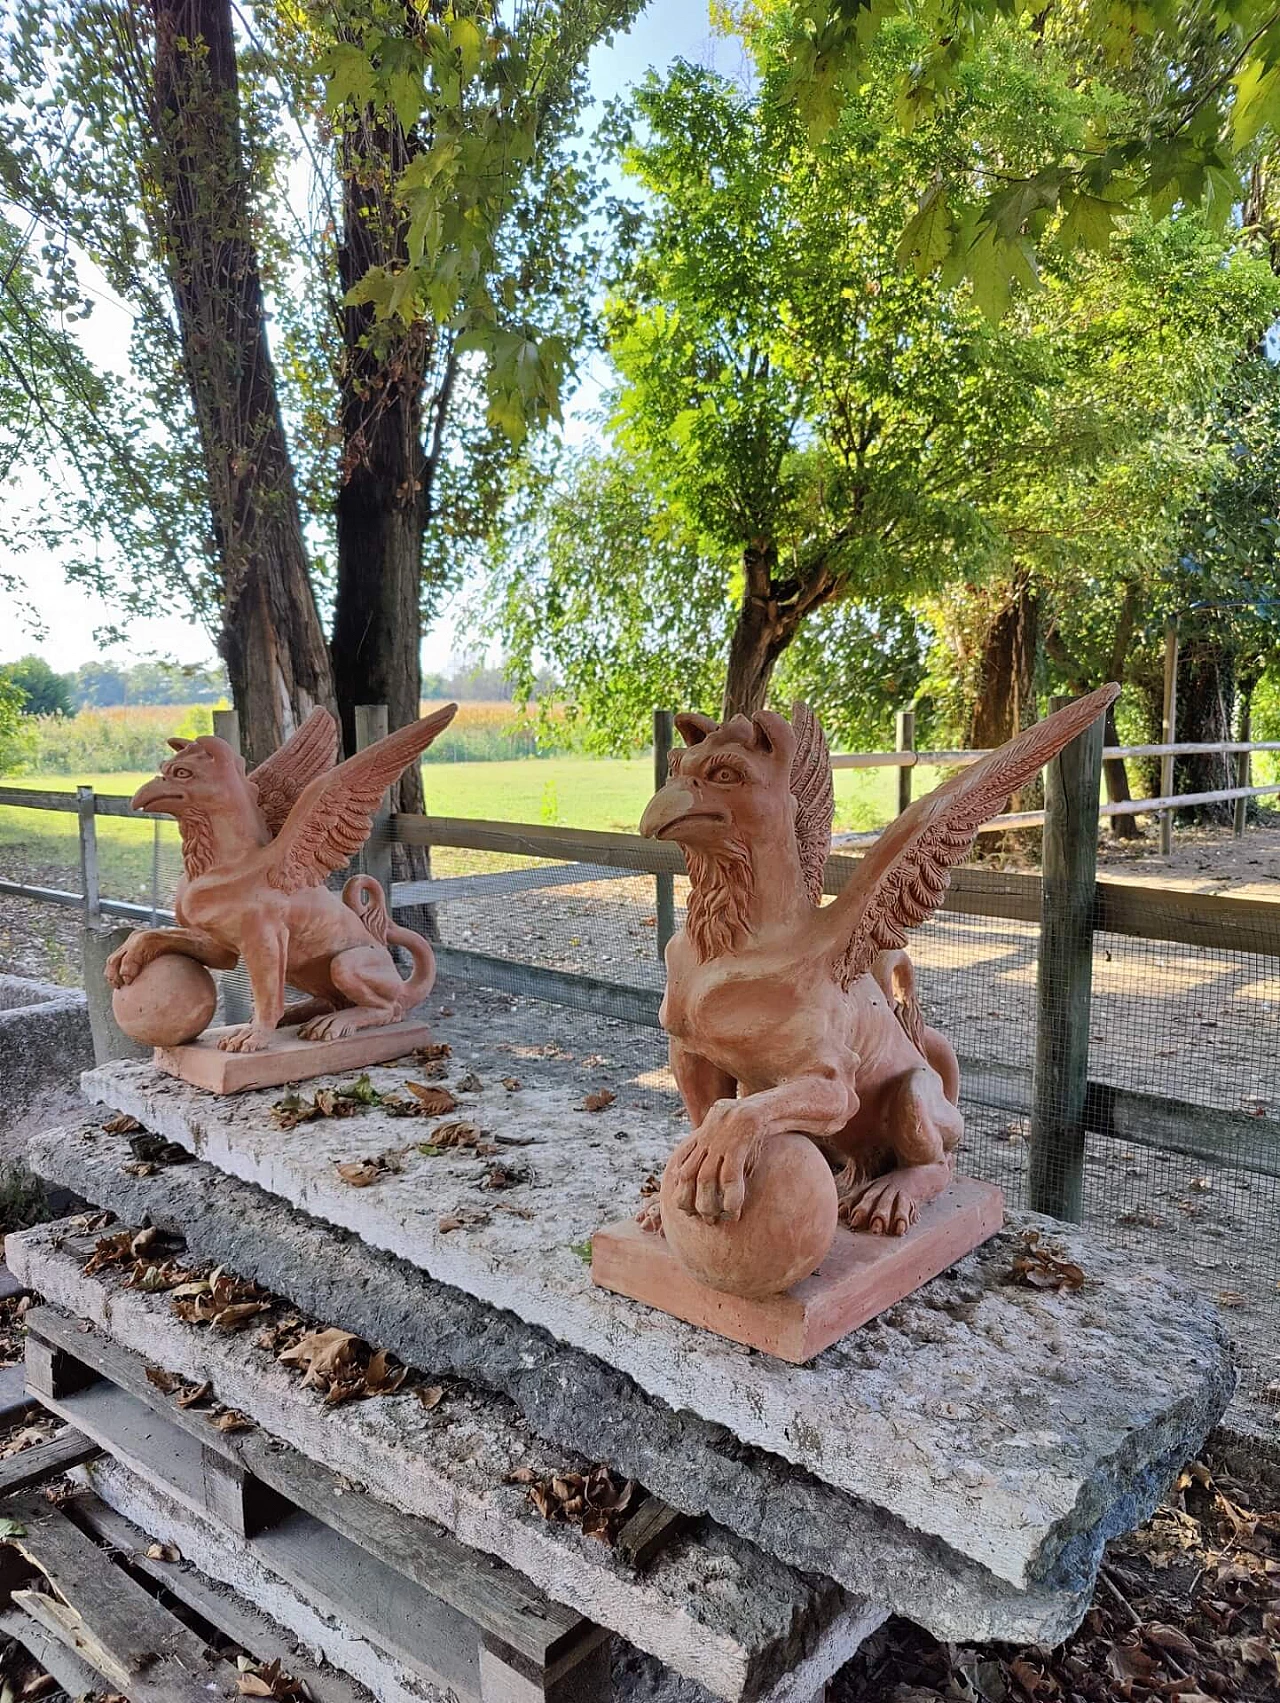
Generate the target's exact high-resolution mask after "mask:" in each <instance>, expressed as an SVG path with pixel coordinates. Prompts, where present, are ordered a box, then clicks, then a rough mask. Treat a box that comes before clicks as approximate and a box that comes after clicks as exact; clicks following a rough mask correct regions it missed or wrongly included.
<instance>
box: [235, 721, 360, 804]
mask: <svg viewBox="0 0 1280 1703" xmlns="http://www.w3.org/2000/svg"><path fill="white" fill-rule="evenodd" d="M337 755H338V724H337V722H336V721H335V720H334V719H333V717H332V716H331V715H330V714H329V712H328V710H326V709H322V708H320V707H319V706H318V705H317V707H316V708H315V709H314V710H312V712H311V714H310V715H309V716H308V717H307V719H306V720H305V721H304V722H303V724H302V726H301V727H300V728H299V729H298V731H297V732H296V733H295V734H294V735H293V738H292V739H288V740H286V741H285V743H284V744H283V745H282V746H281V747H280V749H279V750H278V751H277V752H276V753H275V755H274V756H272V757H268V758H267V760H266V762H265V763H259V764H258V766H257V768H256V769H253V770H252V771H251V772H250V775H249V779H250V780H251V781H252V782H253V784H254V786H256V787H257V789H258V807H259V809H260V810H261V811H262V814H263V815H264V816H265V817H266V819H267V826H268V828H270V830H271V833H272V835H273V836H274V835H276V834H278V833H279V832H280V830H281V828H283V827H284V825H285V821H286V819H287V818H288V815H289V812H290V811H291V810H292V809H293V807H294V805H295V804H296V803H297V802H298V799H299V798H300V797H301V795H302V791H303V789H304V787H306V786H308V785H309V784H310V783H311V782H312V781H313V780H315V778H316V777H317V775H323V774H324V773H325V772H326V771H327V770H329V769H331V768H332V767H333V761H334V758H335V757H336V756H337Z"/></svg>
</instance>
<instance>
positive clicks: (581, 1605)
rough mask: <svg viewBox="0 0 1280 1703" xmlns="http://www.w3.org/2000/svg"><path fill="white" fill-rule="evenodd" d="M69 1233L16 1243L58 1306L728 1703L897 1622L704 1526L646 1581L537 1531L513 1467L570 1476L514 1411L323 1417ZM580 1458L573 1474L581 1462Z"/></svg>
mask: <svg viewBox="0 0 1280 1703" xmlns="http://www.w3.org/2000/svg"><path fill="white" fill-rule="evenodd" d="M65 1234H66V1226H59V1225H41V1226H39V1227H38V1228H37V1229H35V1230H28V1231H24V1232H21V1233H19V1234H16V1235H11V1236H10V1237H9V1238H8V1239H7V1242H6V1255H7V1258H8V1261H9V1265H10V1267H11V1268H12V1269H13V1270H14V1271H16V1272H17V1273H18V1274H19V1275H20V1276H21V1277H22V1278H23V1279H24V1280H25V1281H26V1282H27V1283H28V1284H29V1285H30V1286H31V1287H32V1288H33V1289H35V1290H36V1291H38V1292H39V1293H40V1294H41V1295H42V1296H44V1298H45V1299H46V1300H47V1301H50V1302H52V1303H53V1304H54V1305H55V1306H58V1307H61V1308H63V1309H64V1310H65V1311H66V1312H69V1313H72V1314H74V1315H76V1316H77V1317H79V1318H82V1319H85V1320H88V1321H89V1322H90V1323H92V1324H94V1325H95V1326H97V1327H98V1328H100V1329H102V1330H103V1331H105V1332H106V1333H107V1335H109V1336H110V1337H111V1338H112V1339H113V1340H114V1341H115V1342H117V1343H119V1344H120V1346H122V1347H124V1348H127V1349H130V1350H131V1351H132V1352H133V1353H135V1354H138V1355H139V1356H142V1357H144V1358H145V1359H146V1361H147V1362H148V1363H149V1364H152V1365H159V1366H162V1367H163V1368H164V1369H165V1370H167V1371H170V1372H176V1373H178V1374H180V1375H181V1376H182V1377H184V1378H186V1379H189V1380H191V1381H193V1382H203V1381H205V1380H208V1381H209V1383H210V1384H211V1385H212V1389H213V1393H214V1395H215V1396H216V1398H217V1399H218V1400H220V1401H222V1402H225V1403H226V1404H227V1405H228V1406H230V1407H234V1408H238V1409H239V1410H240V1411H242V1412H244V1413H246V1414H248V1415H249V1416H250V1418H252V1419H254V1420H255V1421H256V1422H257V1423H258V1424H259V1425H260V1426H261V1427H262V1429H263V1430H264V1431H266V1432H268V1433H270V1434H271V1435H273V1436H277V1437H282V1438H285V1439H287V1440H288V1441H289V1442H290V1443H292V1444H293V1445H294V1447H295V1448H297V1449H299V1450H300V1451H301V1452H302V1453H303V1454H305V1455H307V1456H308V1457H309V1458H310V1459H312V1460H315V1461H318V1462H320V1463H321V1464H322V1465H324V1466H327V1467H328V1468H329V1469H330V1470H331V1471H334V1472H337V1473H339V1474H341V1475H343V1476H344V1477H346V1478H349V1479H351V1480H352V1481H353V1482H356V1483H362V1484H363V1485H364V1486H365V1488H366V1489H367V1490H368V1491H369V1493H370V1494H371V1495H373V1496H377V1497H379V1498H380V1499H381V1500H383V1501H385V1502H387V1503H389V1504H390V1505H391V1506H393V1507H396V1508H399V1509H401V1510H402V1511H403V1512H405V1513H409V1514H414V1515H418V1516H419V1517H421V1518H424V1519H428V1520H433V1521H435V1522H436V1523H437V1524H438V1525H441V1526H443V1527H444V1528H445V1530H446V1531H450V1532H452V1533H453V1534H454V1535H455V1536H456V1537H458V1538H459V1539H460V1540H461V1541H462V1542H463V1543H465V1544H469V1545H470V1546H471V1547H473V1548H475V1549H479V1550H482V1551H484V1552H485V1553H487V1554H491V1555H497V1556H500V1557H501V1558H502V1559H503V1560H504V1561H506V1562H508V1563H509V1564H510V1565H511V1566H513V1567H515V1568H517V1569H518V1570H519V1571H520V1572H522V1573H523V1574H524V1575H525V1576H526V1578H528V1579H531V1580H532V1581H533V1582H534V1584H536V1585H537V1586H538V1587H539V1588H540V1589H541V1590H543V1591H545V1592H546V1593H547V1595H548V1596H550V1597H552V1598H553V1599H554V1600H555V1601H557V1602H562V1603H566V1604H568V1605H569V1606H570V1607H572V1608H574V1609H576V1610H577V1612H578V1613H580V1614H582V1615H585V1616H586V1617H587V1618H588V1619H590V1620H594V1621H595V1622H596V1623H597V1624H598V1625H601V1626H606V1627H609V1628H610V1629H611V1630H613V1631H616V1632H620V1633H622V1634H623V1635H624V1636H626V1637H628V1638H629V1639H630V1640H631V1641H632V1642H633V1643H635V1644H637V1645H638V1646H640V1648H642V1649H644V1650H645V1651H647V1652H648V1653H649V1654H650V1655H653V1656H656V1657H657V1658H658V1659H659V1660H660V1661H662V1662H665V1663H666V1664H667V1665H668V1666H670V1667H673V1668H675V1669H676V1670H677V1671H678V1672H680V1673H682V1674H684V1675H686V1677H688V1678H691V1679H696V1680H697V1681H698V1683H699V1684H700V1685H704V1686H706V1688H707V1689H708V1690H709V1691H711V1692H713V1693H714V1694H715V1695H716V1696H717V1697H721V1698H724V1699H725V1700H726V1703H739V1700H740V1699H741V1700H743V1703H750V1700H752V1699H758V1698H761V1697H763V1696H765V1695H766V1694H767V1693H769V1692H770V1691H772V1690H774V1688H775V1687H777V1686H778V1685H780V1684H781V1683H782V1682H783V1680H784V1679H786V1678H787V1677H788V1676H793V1677H794V1675H795V1674H797V1673H800V1674H802V1675H803V1678H804V1686H805V1687H807V1689H801V1690H797V1691H796V1692H795V1698H796V1703H800V1700H801V1699H802V1698H805V1697H807V1696H809V1695H811V1694H812V1692H814V1691H815V1690H816V1689H817V1688H818V1687H819V1686H820V1685H821V1684H823V1683H824V1682H825V1680H826V1679H828V1678H830V1676H831V1675H832V1674H833V1673H834V1672H835V1671H836V1670H837V1669H838V1668H839V1667H841V1666H842V1665H843V1663H844V1662H845V1661H847V1660H848V1659H849V1657H850V1656H852V1655H853V1653H854V1652H855V1651H856V1650H857V1648H858V1646H859V1644H860V1643H861V1642H862V1640H863V1638H864V1637H866V1635H867V1634H868V1633H869V1632H870V1631H872V1630H874V1628H875V1627H876V1626H878V1625H879V1624H880V1623H881V1622H882V1621H883V1619H884V1617H885V1610H884V1609H883V1608H878V1607H874V1606H871V1605H869V1604H867V1603H865V1602H863V1601H861V1600H860V1599H855V1598H851V1597H850V1596H849V1595H848V1593H846V1592H844V1591H842V1590H841V1589H840V1588H839V1587H838V1586H837V1585H835V1584H834V1583H832V1582H831V1581H830V1580H820V1579H814V1578H811V1577H804V1576H802V1575H800V1574H799V1573H797V1572H796V1571H795V1570H794V1569H792V1568H789V1567H785V1566H783V1565H782V1563H781V1562H779V1561H777V1560H776V1559H775V1558H774V1557H772V1556H768V1555H765V1554H764V1553H763V1552H761V1551H760V1550H758V1549H755V1548H754V1547H753V1546H751V1545H750V1544H747V1543H744V1542H743V1541H742V1540H741V1539H740V1538H737V1537H734V1536H732V1535H731V1534H730V1533H728V1532H725V1531H724V1530H722V1529H721V1528H719V1527H716V1526H710V1527H708V1528H706V1529H705V1530H703V1531H702V1532H700V1533H698V1534H696V1535H689V1536H686V1537H683V1538H679V1539H677V1540H675V1541H674V1542H673V1543H672V1544H671V1545H670V1546H669V1547H668V1548H666V1549H664V1550H663V1551H662V1552H661V1553H660V1554H659V1556H658V1557H657V1558H656V1559H655V1560H654V1561H653V1563H652V1564H651V1565H650V1567H649V1568H648V1569H647V1571H645V1572H644V1573H642V1574H635V1573H632V1572H630V1571H629V1570H628V1569H627V1568H626V1567H625V1566H624V1565H623V1564H622V1563H621V1562H620V1561H618V1560H617V1559H616V1558H615V1557H614V1555H613V1553H612V1552H611V1551H610V1550H608V1549H606V1548H605V1547H604V1546H603V1545H602V1544H599V1543H597V1542H595V1541H594V1540H592V1539H590V1538H586V1537H583V1535H582V1534H581V1533H580V1532H578V1531H577V1530H576V1529H575V1528H573V1527H571V1526H563V1525H557V1524H552V1523H550V1522H548V1521H546V1520H543V1519H542V1518H541V1517H540V1516H539V1515H538V1514H536V1513H535V1512H534V1510H533V1508H532V1507H531V1506H530V1503H529V1500H528V1497H527V1495H526V1493H525V1491H524V1490H523V1488H522V1487H521V1486H520V1485H519V1484H515V1483H509V1482H508V1478H509V1475H510V1474H512V1473H513V1472H514V1471H515V1470H516V1469H517V1468H520V1467H525V1466H527V1467H530V1468H531V1469H532V1470H533V1471H534V1472H535V1473H536V1474H537V1475H538V1476H540V1477H546V1476H550V1475H552V1474H554V1473H556V1472H558V1471H561V1470H563V1468H564V1467H565V1466H566V1465H567V1464H571V1463H567V1462H566V1460H565V1457H564V1454H563V1452H562V1451H557V1450H555V1449H553V1448H551V1447H549V1446H548V1445H547V1444H545V1443H543V1442H541V1441H539V1439H538V1438H536V1437H535V1436H534V1435H533V1433H532V1432H531V1431H530V1430H529V1428H528V1427H527V1425H525V1423H524V1422H523V1420H522V1419H521V1417H520V1415H519V1414H518V1413H517V1412H516V1410H515V1409H514V1408H513V1407H512V1405H511V1403H509V1402H507V1401H505V1400H504V1399H503V1398H502V1397H500V1396H496V1395H491V1394H485V1393H482V1392H480V1391H477V1390H474V1389H464V1388H455V1389H451V1390H450V1391H449V1393H448V1395H447V1397H446V1399H445V1400H444V1401H443V1402H442V1403H441V1404H440V1405H439V1406H438V1407H437V1408H435V1409H433V1410H431V1411H430V1412H428V1411H427V1410H425V1409H424V1407H423V1405H422V1404H421V1403H420V1402H419V1401H418V1400H417V1398H416V1397H415V1396H414V1395H412V1394H411V1393H409V1394H404V1395H393V1396H384V1397H379V1398H378V1399H376V1400H372V1401H362V1402H351V1403H348V1404H347V1405H345V1406H342V1407H337V1408H334V1407H326V1406H325V1405H324V1402H323V1399H322V1398H321V1397H320V1396H319V1395H317V1393H316V1392H315V1391H314V1390H311V1389H304V1388H303V1387H302V1384H301V1382H300V1380H299V1379H298V1378H297V1377H295V1376H291V1375H290V1373H289V1372H288V1370H287V1369H286V1368H285V1367H283V1366H281V1365H280V1364H278V1362H277V1361H276V1359H275V1357H274V1355H273V1354H272V1353H271V1352H270V1351H269V1350H264V1349H262V1348H260V1347H258V1346H257V1344H256V1341H255V1338H254V1336H253V1334H252V1333H250V1334H246V1335H227V1334H226V1333H224V1332H213V1331H210V1330H201V1329H197V1328H195V1327H193V1326H191V1325H187V1324H184V1323H183V1322H182V1321H181V1320H179V1319H178V1318H176V1317H175V1316H174V1314H173V1312H172V1310H171V1307H170V1304H169V1302H168V1300H167V1298H166V1297H165V1296H164V1295H163V1294H160V1295H149V1294H144V1293H142V1292H141V1291H139V1290H134V1289H126V1288H124V1287H123V1285H122V1283H121V1281H120V1280H119V1279H118V1278H116V1277H113V1275H112V1273H111V1272H110V1271H109V1270H108V1271H103V1272H100V1273H98V1274H97V1275H96V1276H93V1277H86V1276H85V1275H84V1272H83V1270H82V1267H81V1264H80V1261H79V1260H78V1259H77V1258H75V1257H74V1256H73V1255H72V1254H71V1253H69V1252H67V1251H65V1250H63V1249H62V1247H61V1243H62V1241H63V1239H64V1237H65ZM574 1464H576V1463H574Z"/></svg>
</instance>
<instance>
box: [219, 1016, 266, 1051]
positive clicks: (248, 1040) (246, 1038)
mask: <svg viewBox="0 0 1280 1703" xmlns="http://www.w3.org/2000/svg"><path fill="white" fill-rule="evenodd" d="M273 1034H274V1030H271V1029H259V1028H258V1027H257V1025H256V1024H254V1023H241V1024H239V1025H237V1027H236V1028H234V1029H229V1030H228V1031H227V1033H226V1034H225V1035H223V1036H222V1038H221V1040H219V1042H218V1047H219V1050H220V1051H221V1052H224V1053H260V1052H263V1051H264V1050H265V1049H266V1048H267V1047H269V1046H270V1045H271V1040H272V1036H273Z"/></svg>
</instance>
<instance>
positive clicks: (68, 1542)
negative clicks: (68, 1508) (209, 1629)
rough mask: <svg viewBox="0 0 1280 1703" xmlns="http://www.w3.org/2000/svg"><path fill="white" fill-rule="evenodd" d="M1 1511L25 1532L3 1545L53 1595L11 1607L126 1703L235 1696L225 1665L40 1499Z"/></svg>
mask: <svg viewBox="0 0 1280 1703" xmlns="http://www.w3.org/2000/svg"><path fill="white" fill-rule="evenodd" d="M7 1512H8V1514H9V1517H10V1518H12V1519H15V1520H17V1521H19V1522H20V1523H21V1524H22V1525H23V1526H24V1527H25V1528H26V1529H25V1534H24V1535H23V1536H21V1537H18V1536H15V1537H12V1538H10V1539H9V1540H8V1542H9V1544H10V1545H11V1546H12V1547H13V1548H14V1549H15V1550H17V1551H18V1553H19V1554H21V1555H22V1556H23V1557H24V1558H25V1559H26V1560H27V1561H28V1562H29V1563H30V1564H31V1565H32V1566H33V1567H35V1568H37V1569H38V1570H39V1571H40V1572H41V1573H43V1574H44V1576H45V1577H46V1578H47V1579H48V1581H49V1583H50V1584H51V1585H52V1586H53V1588H54V1590H55V1591H56V1592H57V1596H56V1597H50V1596H44V1595H40V1594H37V1593H36V1592H35V1591H30V1590H15V1591H14V1592H13V1601H14V1602H15V1603H16V1604H17V1605H18V1606H19V1607H21V1608H22V1609H23V1610H24V1611H25V1612H26V1613H28V1614H30V1615H31V1616H32V1618H33V1619H35V1620H37V1621H39V1623H40V1624H41V1625H42V1626H43V1627H44V1628H45V1629H46V1631H48V1632H50V1633H52V1634H53V1636H54V1637H56V1638H58V1639H59V1640H60V1641H61V1642H62V1643H64V1644H66V1645H67V1647H68V1648H70V1649H72V1650H74V1651H75V1653H76V1654H77V1655H78V1656H80V1657H81V1658H82V1659H83V1660H84V1661H85V1662H87V1663H88V1665H89V1666H90V1667H91V1668H95V1669H96V1670H97V1671H98V1672H99V1673H100V1674H102V1675H103V1677H104V1678H105V1679H107V1680H108V1681H109V1683H110V1684H112V1685H113V1686H114V1687H115V1688H116V1690H118V1691H123V1692H125V1693H126V1695H127V1696H128V1697H129V1699H130V1703H209V1699H210V1697H234V1696H235V1695H236V1673H235V1669H234V1668H233V1667H232V1666H231V1664H230V1663H229V1662H226V1661H223V1660H222V1658H221V1657H219V1656H217V1655H215V1654H214V1652H213V1651H212V1650H210V1649H209V1648H208V1647H207V1645H205V1643H204V1642H203V1641H202V1640H201V1639H200V1638H198V1637H197V1636H196V1635H195V1633H194V1632H192V1631H191V1630H190V1629H189V1628H188V1627H186V1626H184V1625H183V1624H182V1622H181V1621H180V1620H178V1619H177V1618H176V1617H175V1616H174V1615H172V1614H170V1613H169V1611H168V1610H167V1609H164V1608H161V1606H160V1604H159V1603H158V1602H156V1600H155V1599H154V1597H152V1596H151V1595H150V1594H149V1593H148V1592H147V1591H146V1590H144V1589H143V1587H142V1586H141V1585H140V1584H138V1582H137V1581H136V1580H135V1579H131V1578H130V1577H129V1575H128V1574H127V1573H125V1572H123V1571H122V1570H121V1569H120V1568H119V1567H116V1566H113V1565H112V1562H111V1560H110V1559H109V1557H108V1556H107V1555H106V1554H105V1552H104V1551H103V1550H101V1549H99V1548H98V1546H97V1544H95V1543H94V1542H93V1541H92V1539H90V1538H88V1537H86V1536H85V1534H84V1533H83V1532H82V1531H79V1530H77V1528H76V1527H75V1526H73V1525H72V1523H71V1521H70V1520H69V1519H67V1517H66V1516H65V1515H64V1514H63V1513H61V1512H60V1511H59V1510H57V1509H56V1508H54V1507H53V1506H52V1505H51V1504H50V1503H49V1502H46V1501H45V1500H44V1498H43V1497H40V1496H26V1497H21V1498H18V1499H17V1500H16V1501H14V1502H12V1503H10V1504H9V1507H8V1510H7Z"/></svg>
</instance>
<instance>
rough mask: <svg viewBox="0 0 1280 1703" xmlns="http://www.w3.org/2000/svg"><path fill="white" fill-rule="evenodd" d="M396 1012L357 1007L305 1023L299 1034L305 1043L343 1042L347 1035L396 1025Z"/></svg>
mask: <svg viewBox="0 0 1280 1703" xmlns="http://www.w3.org/2000/svg"><path fill="white" fill-rule="evenodd" d="M395 1021H396V1015H395V1012H394V1011H371V1010H369V1009H368V1008H367V1007H365V1008H360V1007H356V1008H353V1009H352V1010H349V1011H333V1012H330V1013H329V1015H328V1016H326V1017H313V1018H312V1019H311V1021H310V1022H309V1023H304V1024H303V1025H302V1027H301V1029H299V1030H298V1034H299V1036H300V1037H301V1039H302V1040H304V1041H341V1040H343V1039H344V1038H345V1037H346V1036H347V1035H356V1034H359V1032H360V1030H361V1029H385V1028H386V1026H387V1024H388V1023H394V1022H395Z"/></svg>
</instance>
